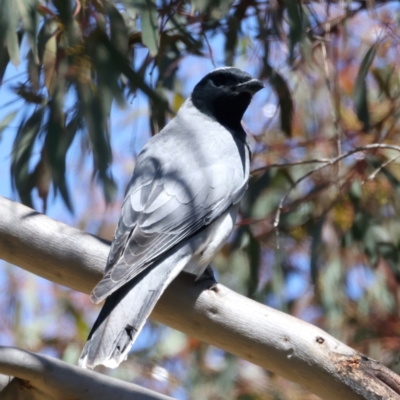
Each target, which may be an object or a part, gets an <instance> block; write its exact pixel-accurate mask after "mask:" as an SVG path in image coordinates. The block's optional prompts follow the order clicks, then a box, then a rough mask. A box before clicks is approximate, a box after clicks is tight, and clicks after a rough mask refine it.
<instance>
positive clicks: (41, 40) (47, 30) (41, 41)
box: [37, 18, 58, 63]
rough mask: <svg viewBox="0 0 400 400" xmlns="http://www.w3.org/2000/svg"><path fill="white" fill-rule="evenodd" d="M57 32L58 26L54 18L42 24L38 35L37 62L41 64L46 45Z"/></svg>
mask: <svg viewBox="0 0 400 400" xmlns="http://www.w3.org/2000/svg"><path fill="white" fill-rule="evenodd" d="M57 30H58V24H57V22H56V20H55V19H54V18H52V19H48V20H47V21H45V22H44V24H43V26H42V27H41V28H40V31H39V33H38V46H37V47H38V57H39V62H41V63H43V57H44V52H45V49H46V44H47V42H48V41H49V39H50V38H51V37H53V36H54V35H55V34H56V32H57Z"/></svg>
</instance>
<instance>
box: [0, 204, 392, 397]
mask: <svg viewBox="0 0 400 400" xmlns="http://www.w3.org/2000/svg"><path fill="white" fill-rule="evenodd" d="M0 209H1V211H2V217H1V219H0V257H1V258H3V259H4V260H6V261H8V262H10V263H13V264H16V265H19V266H20V267H22V268H24V269H26V270H28V271H31V272H33V273H35V274H37V275H40V276H43V277H45V278H47V279H50V280H52V281H54V282H57V283H60V284H63V285H66V286H68V287H70V288H72V289H75V290H79V291H83V292H85V293H89V292H90V291H91V289H92V288H93V286H94V285H95V283H96V282H97V281H98V280H99V279H100V277H101V275H102V270H103V268H104V265H105V262H106V258H107V253H108V244H107V243H105V242H104V241H101V240H99V239H98V238H96V237H95V236H92V235H89V234H86V233H84V232H82V231H79V230H78V229H74V228H71V227H69V226H66V225H64V224H62V223H60V222H56V221H54V220H52V219H50V218H48V217H46V216H44V215H41V214H39V213H37V212H34V211H33V210H31V209H29V208H27V207H25V206H22V205H20V204H18V203H15V202H13V201H10V200H7V199H5V198H2V197H0ZM151 317H152V318H153V319H155V320H157V321H159V322H162V323H164V324H166V325H169V326H171V327H173V328H175V329H179V330H180V331H182V332H184V333H187V334H188V335H190V336H193V337H196V338H198V339H199V340H202V341H205V342H207V343H210V344H212V345H214V346H218V347H220V348H221V349H224V350H226V351H228V352H230V353H232V354H234V355H236V356H238V357H241V358H243V359H246V360H248V361H251V362H253V363H254V364H257V365H260V366H261V367H263V368H266V369H268V370H270V371H273V372H275V373H277V374H279V375H281V376H283V377H285V378H287V379H290V380H291V381H294V382H297V383H299V384H301V385H303V386H304V387H305V388H307V389H309V390H310V391H311V392H314V393H315V394H317V395H319V396H321V397H322V398H324V399H327V400H342V399H346V400H360V399H378V398H384V399H393V400H400V396H399V395H398V394H396V391H397V392H398V391H399V390H400V385H397V381H396V379H398V377H397V375H395V374H393V373H391V372H390V371H389V370H388V369H387V368H385V367H383V366H380V364H377V362H376V361H373V360H369V359H368V358H366V357H364V356H362V355H360V354H359V353H357V352H356V351H354V350H353V349H351V348H350V347H348V346H346V345H345V344H343V343H341V342H339V341H338V340H336V339H335V338H333V337H332V336H330V335H329V334H327V333H326V332H324V331H323V330H321V329H319V328H317V327H315V326H313V325H311V324H308V323H306V322H304V321H301V320H299V319H297V318H294V317H292V316H290V315H287V314H284V313H282V312H280V311H277V310H274V309H272V308H270V307H266V306H264V305H262V304H260V303H257V302H255V301H253V300H250V299H248V298H246V297H243V296H241V295H239V294H237V293H235V292H232V291H231V290H229V289H227V288H225V287H224V286H222V285H219V284H218V285H215V282H214V281H213V280H211V279H208V280H207V279H204V280H201V281H197V282H196V281H195V280H194V278H193V276H191V275H188V274H181V275H180V276H179V277H178V278H177V279H176V280H175V281H174V282H173V283H172V284H171V285H170V286H169V288H168V289H167V290H166V292H165V293H164V295H163V296H162V298H161V300H160V301H159V302H158V304H157V306H156V308H155V310H154V311H153V313H152V315H151ZM377 365H379V368H380V369H379V374H385V376H386V377H390V384H389V378H388V379H387V380H388V382H386V381H384V380H382V379H381V378H380V377H379V376H380V375H379V376H378V373H377V372H376V371H377V369H376V366H377ZM394 377H396V379H395V378H394Z"/></svg>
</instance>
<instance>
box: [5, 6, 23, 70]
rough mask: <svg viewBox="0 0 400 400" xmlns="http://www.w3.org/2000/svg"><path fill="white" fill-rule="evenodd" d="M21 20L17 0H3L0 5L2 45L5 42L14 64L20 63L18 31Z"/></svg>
mask: <svg viewBox="0 0 400 400" xmlns="http://www.w3.org/2000/svg"><path fill="white" fill-rule="evenodd" d="M19 20H20V13H19V8H18V5H17V4H15V0H2V2H1V5H0V45H3V43H4V44H5V46H6V47H7V50H8V54H9V57H10V59H11V62H12V63H13V64H14V65H18V64H19V61H20V58H19V40H18V33H17V30H18V26H19Z"/></svg>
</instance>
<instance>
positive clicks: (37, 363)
mask: <svg viewBox="0 0 400 400" xmlns="http://www.w3.org/2000/svg"><path fill="white" fill-rule="evenodd" d="M0 372H2V373H4V374H8V375H10V376H14V377H15V378H14V379H12V380H11V381H10V382H9V383H8V384H7V385H6V386H5V388H3V390H2V391H1V393H0V399H1V400H15V399H21V400H22V399H23V400H71V399H80V400H93V399H96V400H109V399H116V398H118V399H119V400H171V397H168V396H165V395H162V394H158V393H156V392H153V391H151V390H148V389H145V388H142V387H140V386H137V385H133V384H130V383H127V382H124V381H121V380H119V379H115V378H111V377H109V376H106V375H102V374H98V373H97V372H93V371H89V370H84V369H82V368H79V367H75V366H73V365H69V364H67V363H65V362H63V361H60V360H57V359H55V358H51V357H46V356H42V355H38V354H32V353H29V352H27V351H24V350H20V349H16V348H13V347H2V346H0ZM3 377H4V375H3ZM0 390H1V388H0ZM117 394H118V395H117Z"/></svg>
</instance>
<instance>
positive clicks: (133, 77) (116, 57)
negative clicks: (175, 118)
mask: <svg viewBox="0 0 400 400" xmlns="http://www.w3.org/2000/svg"><path fill="white" fill-rule="evenodd" d="M100 40H101V43H103V44H104V46H105V47H106V48H107V50H108V51H109V53H110V56H111V59H112V60H113V61H114V65H117V66H118V67H119V69H120V72H121V73H122V74H124V75H125V76H126V77H127V78H128V79H129V84H130V87H131V90H132V91H134V90H136V89H140V90H141V91H142V92H143V93H144V94H146V95H147V96H148V97H149V98H150V99H151V100H152V101H153V102H154V103H155V104H156V105H157V107H161V108H163V109H165V110H168V111H169V112H171V113H172V114H173V112H172V111H171V110H170V109H169V106H168V102H167V101H166V99H165V98H163V97H162V96H160V95H159V94H158V93H157V92H155V91H154V90H153V89H151V88H150V87H149V86H148V85H147V84H146V82H145V80H144V78H143V77H142V76H141V75H140V74H139V73H137V72H135V71H134V70H133V69H132V68H131V67H130V65H129V64H128V61H127V59H126V58H125V57H124V56H123V55H122V54H120V53H119V52H118V51H117V50H116V49H115V48H114V46H113V45H112V44H111V42H110V41H109V39H108V37H107V36H106V35H103V36H102V37H101V38H100Z"/></svg>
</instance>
